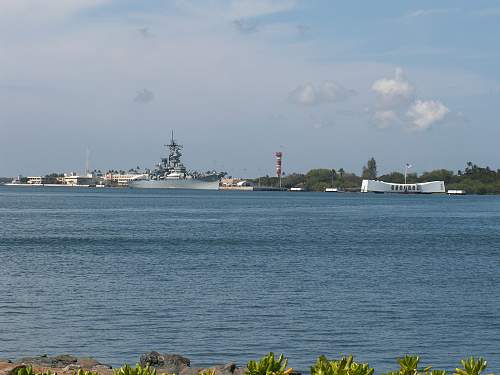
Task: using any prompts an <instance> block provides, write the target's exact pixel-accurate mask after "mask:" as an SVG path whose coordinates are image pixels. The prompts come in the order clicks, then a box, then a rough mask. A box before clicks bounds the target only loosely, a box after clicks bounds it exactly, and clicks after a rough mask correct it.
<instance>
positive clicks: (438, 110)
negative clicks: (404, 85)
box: [406, 100, 450, 130]
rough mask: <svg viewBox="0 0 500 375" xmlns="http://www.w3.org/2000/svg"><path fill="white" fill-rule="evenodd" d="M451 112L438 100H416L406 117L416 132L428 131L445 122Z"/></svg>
mask: <svg viewBox="0 0 500 375" xmlns="http://www.w3.org/2000/svg"><path fill="white" fill-rule="evenodd" d="M449 112H450V110H449V109H448V107H446V106H445V105H444V104H442V103H441V102H439V101H437V100H416V101H415V102H414V103H413V104H412V105H411V107H410V109H409V110H408V112H407V113H406V115H407V116H408V118H409V119H410V120H411V123H412V127H413V129H414V130H427V129H429V128H430V127H431V126H433V125H434V124H436V123H438V122H440V121H443V120H444V119H445V117H446V115H447V114H448V113H449Z"/></svg>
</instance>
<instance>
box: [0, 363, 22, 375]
mask: <svg viewBox="0 0 500 375" xmlns="http://www.w3.org/2000/svg"><path fill="white" fill-rule="evenodd" d="M22 368H26V366H25V365H13V366H8V367H5V368H4V369H2V370H0V375H14V374H17V372H18V371H19V370H20V369H22Z"/></svg>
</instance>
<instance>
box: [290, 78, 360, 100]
mask: <svg viewBox="0 0 500 375" xmlns="http://www.w3.org/2000/svg"><path fill="white" fill-rule="evenodd" d="M354 95H356V91H354V90H351V89H348V88H345V87H344V86H342V85H340V84H339V83H336V82H333V81H325V82H323V83H321V84H320V85H319V86H318V87H316V86H314V85H313V84H312V83H309V82H308V83H305V84H303V85H300V86H299V87H297V88H296V89H294V90H293V91H292V92H291V93H290V99H291V101H292V102H294V103H296V104H300V105H304V106H310V105H316V104H320V103H335V102H341V101H344V100H347V99H348V98H349V97H351V96H354Z"/></svg>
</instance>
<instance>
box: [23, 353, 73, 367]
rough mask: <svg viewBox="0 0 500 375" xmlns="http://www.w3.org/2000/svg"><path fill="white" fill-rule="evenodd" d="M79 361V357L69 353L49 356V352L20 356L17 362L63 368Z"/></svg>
mask: <svg viewBox="0 0 500 375" xmlns="http://www.w3.org/2000/svg"><path fill="white" fill-rule="evenodd" d="M77 362H78V358H76V357H74V356H72V355H69V354H62V355H56V356H54V357H49V356H48V355H47V354H43V355H39V356H36V357H24V358H20V359H18V360H17V361H16V363H24V364H27V365H33V366H42V367H57V368H63V367H66V366H69V365H73V364H76V363H77Z"/></svg>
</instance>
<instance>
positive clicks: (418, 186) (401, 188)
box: [361, 180, 446, 194]
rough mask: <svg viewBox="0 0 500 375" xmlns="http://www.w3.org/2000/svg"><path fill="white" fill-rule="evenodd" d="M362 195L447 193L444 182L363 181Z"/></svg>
mask: <svg viewBox="0 0 500 375" xmlns="http://www.w3.org/2000/svg"><path fill="white" fill-rule="evenodd" d="M361 192H362V193H369V192H373V193H421V194H434V193H446V190H445V186H444V181H430V182H420V183H415V184H395V183H391V182H384V181H376V180H363V182H362V183H361Z"/></svg>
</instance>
